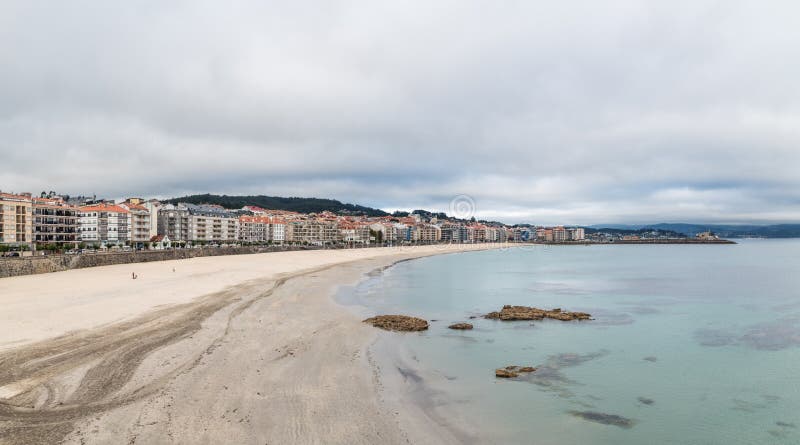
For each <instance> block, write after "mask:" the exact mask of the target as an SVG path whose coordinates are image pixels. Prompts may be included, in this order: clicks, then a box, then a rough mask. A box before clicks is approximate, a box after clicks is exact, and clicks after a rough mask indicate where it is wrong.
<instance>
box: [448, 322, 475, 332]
mask: <svg viewBox="0 0 800 445" xmlns="http://www.w3.org/2000/svg"><path fill="white" fill-rule="evenodd" d="M448 328H449V329H461V330H467V329H472V325H471V324H470V323H455V324H451V325H450V326H448Z"/></svg>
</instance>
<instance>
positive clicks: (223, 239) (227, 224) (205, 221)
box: [170, 204, 239, 243]
mask: <svg viewBox="0 0 800 445" xmlns="http://www.w3.org/2000/svg"><path fill="white" fill-rule="evenodd" d="M179 205H181V204H179ZM182 205H183V206H185V207H186V209H187V211H188V214H189V223H188V241H191V242H195V241H200V242H212V243H233V242H236V241H238V239H239V217H238V216H237V215H236V214H234V213H233V212H230V211H228V210H226V209H225V208H223V207H221V206H216V205H194V204H182ZM170 238H171V237H170Z"/></svg>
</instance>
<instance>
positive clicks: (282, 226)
mask: <svg viewBox="0 0 800 445" xmlns="http://www.w3.org/2000/svg"><path fill="white" fill-rule="evenodd" d="M269 230H270V233H269V239H270V240H271V241H272V242H273V243H277V244H283V243H284V242H285V241H286V221H285V220H283V219H281V218H270V221H269Z"/></svg>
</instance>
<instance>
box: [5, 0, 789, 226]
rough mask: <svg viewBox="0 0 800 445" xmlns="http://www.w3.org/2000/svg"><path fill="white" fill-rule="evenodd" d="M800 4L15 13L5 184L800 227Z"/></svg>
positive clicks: (8, 14) (333, 5)
mask: <svg viewBox="0 0 800 445" xmlns="http://www.w3.org/2000/svg"><path fill="white" fill-rule="evenodd" d="M798 12H800V8H798V7H797V6H796V5H795V4H794V3H791V2H777V3H771V4H770V7H769V8H766V7H764V5H763V3H758V2H749V1H742V2H722V1H714V2H710V1H692V2H689V1H686V2H677V3H676V2H670V3H657V2H650V4H647V3H645V2H641V1H633V0H631V1H621V0H620V1H610V2H590V1H569V2H559V3H558V4H553V2H514V1H511V2H503V3H488V2H462V1H441V2H420V3H418V4H414V5H411V4H408V3H397V2H383V1H375V2H367V3H366V4H365V3H364V2H358V3H356V2H347V1H342V2H293V3H292V4H290V5H287V4H282V3H277V2H248V1H240V2H228V3H226V4H224V5H223V4H220V3H219V2H211V1H184V2H170V3H169V4H165V3H164V2H155V1H132V2H126V3H124V4H113V5H112V4H110V3H108V2H100V1H88V0H84V1H77V2H69V3H65V2H40V1H34V0H29V1H24V2H23V1H13V0H12V1H7V2H3V3H2V5H0V66H2V67H3V68H2V69H0V98H2V100H0V153H2V159H3V161H2V168H0V188H2V189H3V190H16V191H22V190H30V191H34V192H36V191H39V190H42V189H47V190H50V189H56V190H59V191H63V192H69V193H72V194H77V193H98V194H100V195H104V196H109V197H122V196H125V195H145V196H147V195H155V196H160V197H165V196H174V195H178V194H183V193H193V192H224V193H263V194H274V195H304V196H320V197H333V198H338V199H342V200H346V201H351V202H358V203H362V204H366V205H373V206H379V207H382V208H387V209H394V208H416V207H428V208H432V209H439V210H446V209H447V204H448V202H449V200H450V198H451V197H453V196H455V195H457V194H462V193H464V194H469V195H471V196H473V197H474V198H475V201H476V202H477V205H478V216H481V217H487V218H500V219H504V220H507V221H511V222H514V221H530V222H541V223H553V222H564V223H583V224H590V223H597V222H622V221H628V222H646V221H661V220H670V221H675V220H694V221H707V222H714V221H725V222H749V221H762V222H767V221H797V220H799V219H800V187H798V186H800V179H798V176H800V175H798V174H797V172H798V167H800V149H798V142H800V90H798V89H797V88H796V86H795V83H796V79H798V78H800V59H798V58H797V57H796V50H797V48H798V47H800V46H799V45H800V31H798V30H797V27H796V26H795V24H794V23H793V20H792V19H793V17H796V14H797V13H798Z"/></svg>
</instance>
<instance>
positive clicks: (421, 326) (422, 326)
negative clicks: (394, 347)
mask: <svg viewBox="0 0 800 445" xmlns="http://www.w3.org/2000/svg"><path fill="white" fill-rule="evenodd" d="M364 323H369V324H371V325H372V326H375V327H376V328H381V329H385V330H387V331H424V330H426V329H428V322H427V321H425V320H423V319H421V318H417V317H409V316H408V315H376V316H375V317H371V318H367V319H366V320H364Z"/></svg>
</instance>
